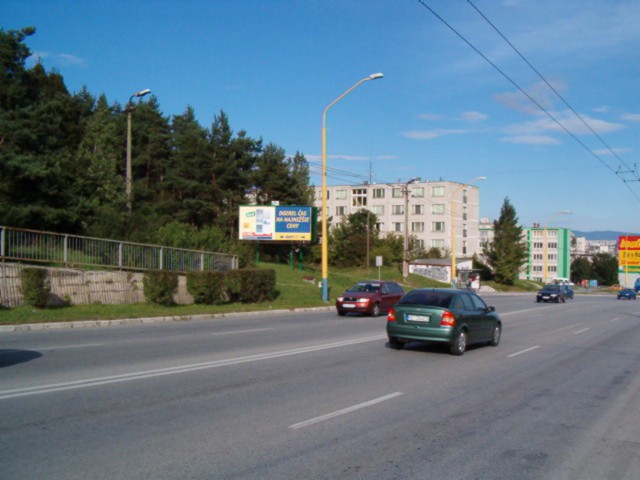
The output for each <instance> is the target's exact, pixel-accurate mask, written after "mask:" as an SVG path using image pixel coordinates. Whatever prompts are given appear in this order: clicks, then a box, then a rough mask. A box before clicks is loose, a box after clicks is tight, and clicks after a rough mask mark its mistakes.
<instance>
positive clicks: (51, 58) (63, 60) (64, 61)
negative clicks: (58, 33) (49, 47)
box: [28, 51, 87, 66]
mask: <svg viewBox="0 0 640 480" xmlns="http://www.w3.org/2000/svg"><path fill="white" fill-rule="evenodd" d="M45 59H46V60H47V63H51V64H52V65H53V66H68V65H81V66H82V65H85V64H86V63H87V62H86V60H85V59H84V58H81V57H78V56H76V55H72V54H70V53H56V52H47V51H35V52H33V53H32V54H31V56H30V57H29V59H28V62H29V63H30V64H36V63H38V62H40V61H42V60H45Z"/></svg>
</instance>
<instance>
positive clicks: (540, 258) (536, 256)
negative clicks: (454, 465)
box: [533, 253, 544, 261]
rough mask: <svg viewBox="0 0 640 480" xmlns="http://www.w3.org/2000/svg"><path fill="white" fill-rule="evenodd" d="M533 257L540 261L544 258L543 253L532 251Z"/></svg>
mask: <svg viewBox="0 0 640 480" xmlns="http://www.w3.org/2000/svg"><path fill="white" fill-rule="evenodd" d="M533 259H534V260H540V261H542V260H544V255H542V254H541V253H534V254H533Z"/></svg>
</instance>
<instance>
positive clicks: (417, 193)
mask: <svg viewBox="0 0 640 480" xmlns="http://www.w3.org/2000/svg"><path fill="white" fill-rule="evenodd" d="M411 196H412V197H424V187H411Z"/></svg>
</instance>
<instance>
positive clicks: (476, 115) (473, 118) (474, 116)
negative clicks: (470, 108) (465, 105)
mask: <svg viewBox="0 0 640 480" xmlns="http://www.w3.org/2000/svg"><path fill="white" fill-rule="evenodd" d="M460 116H461V117H462V120H464V121H465V122H481V121H483V120H486V119H487V118H489V116H488V115H485V114H484V113H480V112H464V113H462V115H460Z"/></svg>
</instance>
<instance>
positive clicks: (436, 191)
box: [431, 186, 444, 197]
mask: <svg viewBox="0 0 640 480" xmlns="http://www.w3.org/2000/svg"><path fill="white" fill-rule="evenodd" d="M431 196H432V197H444V186H437V187H431Z"/></svg>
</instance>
